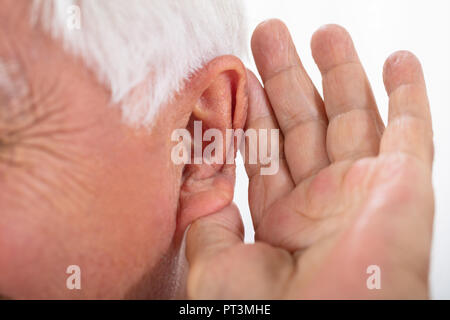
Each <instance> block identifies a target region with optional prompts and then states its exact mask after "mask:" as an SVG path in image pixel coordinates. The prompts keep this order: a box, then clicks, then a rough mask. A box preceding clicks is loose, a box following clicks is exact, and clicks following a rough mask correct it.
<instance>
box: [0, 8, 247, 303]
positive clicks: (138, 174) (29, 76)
mask: <svg viewBox="0 0 450 320" xmlns="http://www.w3.org/2000/svg"><path fill="white" fill-rule="evenodd" d="M30 4H31V2H30V1H28V0H2V1H0V62H2V63H4V64H5V65H6V64H7V65H8V66H11V65H12V66H14V67H11V68H10V70H7V77H8V78H10V83H8V84H7V86H6V89H5V88H4V87H3V86H0V297H1V296H3V297H7V298H13V299H15V298H17V299H23V298H25V299H28V298H32V299H45V298H51V299H56V298H58V299H59V298H65V299H78V298H83V299H86V298H89V299H93V298H97V299H103V298H113V299H121V298H140V299H143V298H178V297H184V296H185V288H184V283H185V278H186V277H185V271H184V270H185V265H186V263H185V256H184V247H183V243H182V239H183V235H184V232H185V229H186V227H187V226H188V225H189V224H190V223H191V222H192V221H193V220H194V219H196V218H198V217H200V216H202V215H207V214H209V213H211V212H214V211H217V210H220V209H221V208H223V207H224V206H226V205H227V204H228V203H229V201H230V200H231V199H232V197H233V187H234V165H227V166H221V167H212V166H208V165H206V164H205V165H196V166H190V165H186V166H183V165H175V164H174V163H173V162H172V161H171V150H172V147H173V146H174V145H175V142H173V141H172V140H171V134H172V132H173V131H174V130H175V129H179V128H189V127H190V125H191V122H190V120H201V121H203V123H204V125H205V127H211V128H219V129H221V130H224V131H225V130H226V129H227V128H231V127H232V126H236V127H243V125H244V124H245V117H246V108H247V102H246V91H245V90H244V89H245V88H246V73H245V68H244V66H243V65H242V63H241V62H240V61H239V60H238V59H237V58H236V57H232V56H222V57H217V58H215V59H214V60H212V61H210V62H209V63H208V64H207V65H205V66H204V67H203V68H202V69H201V70H198V72H196V73H195V74H193V75H191V77H190V78H189V81H188V82H187V83H186V84H185V89H184V90H182V91H181V92H179V94H178V95H177V96H175V97H174V98H173V100H172V101H170V103H168V104H167V105H164V106H162V107H161V111H160V112H159V113H158V115H157V117H156V118H155V119H154V121H153V123H152V125H153V126H152V128H144V127H139V126H137V125H130V124H128V123H125V122H124V121H123V119H122V115H121V111H120V106H119V105H112V104H111V103H110V98H111V92H109V90H108V89H107V88H106V86H105V85H103V84H102V83H100V82H99V81H98V79H97V77H96V76H95V73H94V72H93V70H90V69H88V68H87V66H86V65H85V63H84V62H83V61H82V60H81V59H80V58H77V57H74V56H73V55H70V54H68V53H67V52H66V51H65V50H64V49H63V45H62V43H61V42H60V41H58V40H55V39H52V38H51V37H50V36H49V35H47V34H46V33H44V32H43V31H42V29H41V28H39V27H32V26H31V25H30V23H29V21H30V18H29V16H28V12H29V9H30V8H29V7H30ZM8 68H9V67H8ZM1 76H4V75H3V74H2V75H1ZM9 85H12V86H13V88H14V89H13V90H8V87H9ZM22 85H23V87H24V88H25V90H19V89H20V87H21V86H22ZM16 87H17V88H16ZM142 99H146V97H145V96H143V97H142ZM70 265H78V266H79V267H80V268H81V290H69V289H68V288H67V287H66V280H67V279H68V277H69V275H70V274H67V273H66V270H67V268H68V266H70Z"/></svg>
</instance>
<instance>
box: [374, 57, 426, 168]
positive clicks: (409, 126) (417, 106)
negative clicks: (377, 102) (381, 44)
mask: <svg viewBox="0 0 450 320" xmlns="http://www.w3.org/2000/svg"><path fill="white" fill-rule="evenodd" d="M383 78H384V83H385V87H386V91H387V93H388V95H389V123H388V126H387V128H386V131H385V132H384V134H383V138H382V141H381V148H380V151H381V153H392V152H394V153H395V152H403V153H407V154H409V155H413V156H415V157H417V158H419V159H421V160H422V161H424V162H425V163H427V164H428V165H430V166H431V164H432V162H433V131H432V123H431V114H430V107H429V103H428V97H427V92H426V86H425V80H424V76H423V72H422V67H421V65H420V62H419V60H418V59H417V58H416V57H415V56H414V55H413V54H412V53H410V52H406V51H401V52H397V53H394V54H393V55H392V56H390V57H389V58H388V60H387V61H386V63H385V66H384V72H383Z"/></svg>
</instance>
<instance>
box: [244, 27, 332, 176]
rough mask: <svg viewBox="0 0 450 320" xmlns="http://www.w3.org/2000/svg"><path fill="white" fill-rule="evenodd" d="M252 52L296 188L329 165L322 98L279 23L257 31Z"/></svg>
mask: <svg viewBox="0 0 450 320" xmlns="http://www.w3.org/2000/svg"><path fill="white" fill-rule="evenodd" d="M252 51H253V56H254V58H255V62H256V65H257V67H258V71H259V73H260V75H261V78H262V80H263V82H264V88H265V90H266V92H267V95H268V97H269V100H270V103H271V105H272V108H273V110H274V113H275V116H276V118H277V121H278V124H279V125H280V128H281V130H282V132H283V135H284V139H285V142H284V150H285V155H286V160H287V164H288V165H289V170H290V172H291V175H292V178H293V180H294V182H295V183H296V184H298V183H299V182H300V181H302V180H303V179H305V178H307V177H309V176H311V175H313V174H314V173H316V172H317V171H319V170H320V169H322V168H323V167H326V166H327V165H328V164H329V161H328V155H327V151H326V131H327V118H326V115H325V110H324V107H323V101H322V98H321V97H320V95H319V93H318V92H317V90H316V88H315V87H314V85H313V83H312V81H311V79H310V78H309V76H308V74H307V73H306V71H305V69H304V68H303V65H302V63H301V61H300V58H299V57H298V55H297V52H296V49H295V46H294V44H293V42H292V39H291V36H290V34H289V31H288V29H287V28H286V26H285V25H284V24H283V23H282V22H281V21H278V20H270V21H267V22H264V23H262V24H260V25H259V26H258V27H257V28H256V30H255V32H254V33H253V37H252Z"/></svg>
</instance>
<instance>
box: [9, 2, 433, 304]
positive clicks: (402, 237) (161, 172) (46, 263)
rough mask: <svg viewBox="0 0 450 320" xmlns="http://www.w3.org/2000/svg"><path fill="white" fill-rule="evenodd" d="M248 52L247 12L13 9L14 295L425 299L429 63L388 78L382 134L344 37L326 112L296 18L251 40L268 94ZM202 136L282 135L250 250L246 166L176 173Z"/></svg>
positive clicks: (317, 38) (220, 7) (48, 5)
mask: <svg viewBox="0 0 450 320" xmlns="http://www.w3.org/2000/svg"><path fill="white" fill-rule="evenodd" d="M77 18H79V19H80V20H79V21H76V19H77ZM73 19H75V21H73ZM245 46H246V40H245V28H244V21H243V16H242V9H241V6H240V4H239V1H237V0H236V1H229V0H220V1H207V0H203V1H179V2H175V1H157V0H154V1H138V0H134V1H122V0H111V1H87V0H79V1H69V0H63V1H50V0H48V1H47V0H34V1H28V0H14V1H13V0H2V1H1V9H0V294H1V295H2V296H4V297H9V298H71V299H72V298H184V297H189V298H212V299H213V298H269V299H270V298H296V299H303V298H426V297H427V296H428V279H427V277H428V265H429V254H430V242H431V231H432V217H433V190H432V185H431V166H432V159H433V144H432V128H431V120H430V113H429V107H428V102H427V96H426V90H425V83H424V78H423V74H422V70H421V67H420V64H419V62H418V60H417V59H416V58H415V57H414V56H413V55H412V54H411V53H407V52H399V53H396V54H394V55H392V56H391V57H390V58H389V59H388V60H387V62H386V65H385V69H384V81H385V85H386V89H387V92H388V94H389V96H390V106H389V107H390V110H389V123H388V125H387V127H386V128H385V127H384V124H383V122H382V120H381V118H380V116H379V114H378V111H377V106H376V104H375V100H374V97H373V95H372V92H371V89H370V85H369V83H368V80H367V78H366V75H365V73H364V70H363V68H362V66H361V63H360V61H359V58H358V56H357V54H356V52H355V49H354V46H353V43H352V40H351V38H350V36H349V35H348V33H347V32H346V31H345V30H344V29H343V28H341V27H339V26H334V25H330V26H325V27H323V28H321V29H320V30H318V31H317V32H316V33H315V34H314V36H313V39H312V42H311V46H312V53H313V56H314V59H315V61H316V63H317V65H318V67H319V69H320V71H321V73H322V77H323V100H322V97H321V95H320V94H319V93H318V92H317V90H316V89H315V88H314V85H313V83H312V82H311V80H310V79H309V77H308V75H307V74H306V72H305V70H304V69H303V67H302V64H301V61H300V58H299V57H298V55H297V52H296V50H295V47H294V44H293V43H292V40H291V38H290V36H289V32H288V30H287V29H286V27H285V26H284V25H283V24H282V23H281V22H279V21H275V20H274V21H268V22H265V23H263V24H261V25H260V26H258V28H257V29H256V30H255V32H254V34H253V38H252V50H253V55H254V58H255V61H256V64H257V67H258V71H259V73H260V75H261V78H262V80H263V82H264V88H263V87H262V86H261V85H260V84H259V83H258V80H257V79H256V77H255V76H254V75H253V74H251V72H249V71H247V70H246V68H245V67H244V65H243V63H242V62H241V61H240V60H239V58H238V57H237V56H239V55H240V54H242V52H243V49H242V48H243V47H245ZM196 121H201V123H202V126H203V129H204V130H205V129H208V128H214V129H217V130H219V132H223V133H225V131H226V130H227V129H280V132H281V134H280V137H281V139H280V142H281V144H280V146H281V148H280V154H279V155H277V157H275V158H276V159H274V160H273V161H279V170H277V172H276V173H275V174H271V175H262V174H261V172H260V167H261V166H262V164H258V163H256V164H252V163H247V165H246V169H247V173H248V175H249V179H250V189H249V202H250V208H251V213H252V218H253V222H254V225H255V230H256V240H257V242H256V243H255V244H253V245H245V244H243V241H242V223H241V220H240V218H239V212H238V209H237V208H236V207H235V206H234V205H233V204H232V203H231V202H232V198H233V190H234V178H235V172H234V165H233V164H230V163H224V164H221V165H220V164H211V163H209V162H200V163H195V162H194V163H190V164H179V163H174V161H172V160H173V159H172V157H171V155H172V151H173V147H174V145H175V144H176V141H173V139H172V133H173V132H174V131H175V130H177V129H187V130H189V132H192V131H193V126H194V122H196ZM225 142H227V143H229V141H225ZM201 147H202V148H203V147H205V146H203V145H202V146H201ZM189 148H190V146H189ZM235 149H236V147H235V148H234V150H232V153H233V154H235V152H236V150H235ZM216 156H218V157H219V158H225V157H226V156H227V155H226V154H219V155H216ZM278 159H279V160H278ZM189 226H190V228H189ZM186 257H187V261H186V259H185V258H186ZM70 266H76V267H77V268H76V269H74V270H76V271H77V272H79V276H80V277H81V280H80V279H78V280H79V283H78V287H76V288H73V287H70V286H68V285H67V283H68V281H67V280H68V277H69V274H67V273H66V271H67V270H69V271H70V270H72V269H71V268H68V267H70ZM368 270H369V271H370V270H372V271H373V272H381V277H382V282H381V288H379V289H380V290H370V289H374V288H371V286H370V283H369V282H370V281H368V280H367V278H368V275H367V271H368ZM369 280H370V279H369ZM377 285H378V284H375V286H377ZM378 287H379V285H378Z"/></svg>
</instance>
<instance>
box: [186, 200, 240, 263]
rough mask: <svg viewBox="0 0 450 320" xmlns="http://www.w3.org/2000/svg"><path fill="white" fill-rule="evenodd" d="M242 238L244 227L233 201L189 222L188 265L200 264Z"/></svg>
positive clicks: (187, 240) (187, 237)
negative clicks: (218, 209)
mask: <svg viewBox="0 0 450 320" xmlns="http://www.w3.org/2000/svg"><path fill="white" fill-rule="evenodd" d="M243 239H244V227H243V224H242V220H241V217H240V214H239V210H238V208H237V207H236V205H235V204H234V203H232V204H231V205H229V206H228V207H225V208H224V209H222V210H220V211H219V212H217V213H214V214H212V215H210V216H207V217H203V218H200V219H198V220H196V221H195V222H194V223H192V224H191V226H190V227H189V230H188V232H187V236H186V258H187V260H188V262H189V265H190V266H191V267H192V266H193V265H194V264H197V263H199V264H201V263H202V262H203V261H206V260H208V259H209V258H210V257H211V256H212V255H215V254H217V253H218V252H220V251H221V250H224V249H226V248H228V247H230V246H233V245H235V244H237V243H242V242H243Z"/></svg>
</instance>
